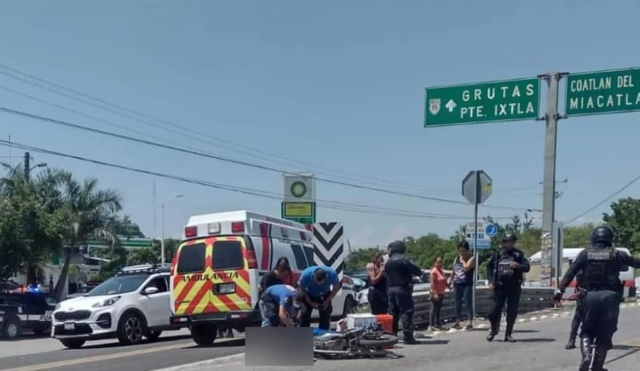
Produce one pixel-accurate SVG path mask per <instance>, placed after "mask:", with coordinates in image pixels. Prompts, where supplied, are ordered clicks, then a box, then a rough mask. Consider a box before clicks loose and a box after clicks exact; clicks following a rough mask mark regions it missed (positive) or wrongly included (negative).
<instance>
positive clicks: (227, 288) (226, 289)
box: [218, 283, 236, 294]
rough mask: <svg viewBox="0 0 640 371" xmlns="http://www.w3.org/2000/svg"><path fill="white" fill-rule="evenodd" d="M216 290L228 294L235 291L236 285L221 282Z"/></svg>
mask: <svg viewBox="0 0 640 371" xmlns="http://www.w3.org/2000/svg"><path fill="white" fill-rule="evenodd" d="M218 290H219V292H220V293H221V294H230V293H233V292H235V291H236V285H235V284H233V283H223V284H221V285H220V287H219V289H218Z"/></svg>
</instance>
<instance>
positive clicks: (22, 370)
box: [4, 338, 243, 371]
mask: <svg viewBox="0 0 640 371" xmlns="http://www.w3.org/2000/svg"><path fill="white" fill-rule="evenodd" d="M241 339H243V338H232V339H229V338H228V339H220V340H218V341H216V342H215V344H219V343H226V342H229V341H237V340H241ZM186 344H188V343H184V342H183V343H180V344H173V345H167V346H163V347H156V348H147V349H139V350H133V351H129V352H122V353H114V354H105V355H102V356H92V357H85V358H78V359H70V360H68V361H59V362H51V363H41V364H39V365H32V366H24V367H17V368H10V369H7V370H4V371H40V370H48V369H51V368H57V367H67V366H74V365H80V364H83V363H91V362H99V361H108V360H110V359H115V358H123V357H133V356H139V355H142V354H150V353H158V352H163V351H165V350H174V349H180V348H184V347H185V345H186Z"/></svg>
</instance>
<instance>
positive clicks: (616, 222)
mask: <svg viewBox="0 0 640 371" xmlns="http://www.w3.org/2000/svg"><path fill="white" fill-rule="evenodd" d="M611 211H612V212H611V214H608V213H604V214H603V218H602V219H603V220H604V222H605V223H606V224H607V225H609V226H611V227H612V228H613V230H614V231H615V233H616V240H615V244H616V246H621V247H626V248H628V249H629V250H630V251H631V252H632V253H634V254H637V253H640V199H637V198H631V197H627V198H621V199H619V200H618V201H616V202H613V203H611Z"/></svg>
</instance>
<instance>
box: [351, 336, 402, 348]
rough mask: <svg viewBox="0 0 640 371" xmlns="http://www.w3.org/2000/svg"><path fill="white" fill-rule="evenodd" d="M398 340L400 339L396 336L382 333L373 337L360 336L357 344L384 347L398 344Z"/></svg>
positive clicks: (365, 346) (367, 346)
mask: <svg viewBox="0 0 640 371" xmlns="http://www.w3.org/2000/svg"><path fill="white" fill-rule="evenodd" d="M399 341H400V339H398V337H397V336H393V335H387V334H384V335H380V336H377V337H376V338H375V339H367V338H362V339H360V341H359V342H358V345H359V346H361V347H363V348H384V347H388V346H391V345H395V344H398V342H399Z"/></svg>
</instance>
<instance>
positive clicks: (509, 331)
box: [504, 323, 516, 343]
mask: <svg viewBox="0 0 640 371" xmlns="http://www.w3.org/2000/svg"><path fill="white" fill-rule="evenodd" d="M512 333H513V323H507V330H506V331H505V333H504V341H505V342H508V343H515V342H516V339H514V338H513V337H512V336H511V334H512Z"/></svg>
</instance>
